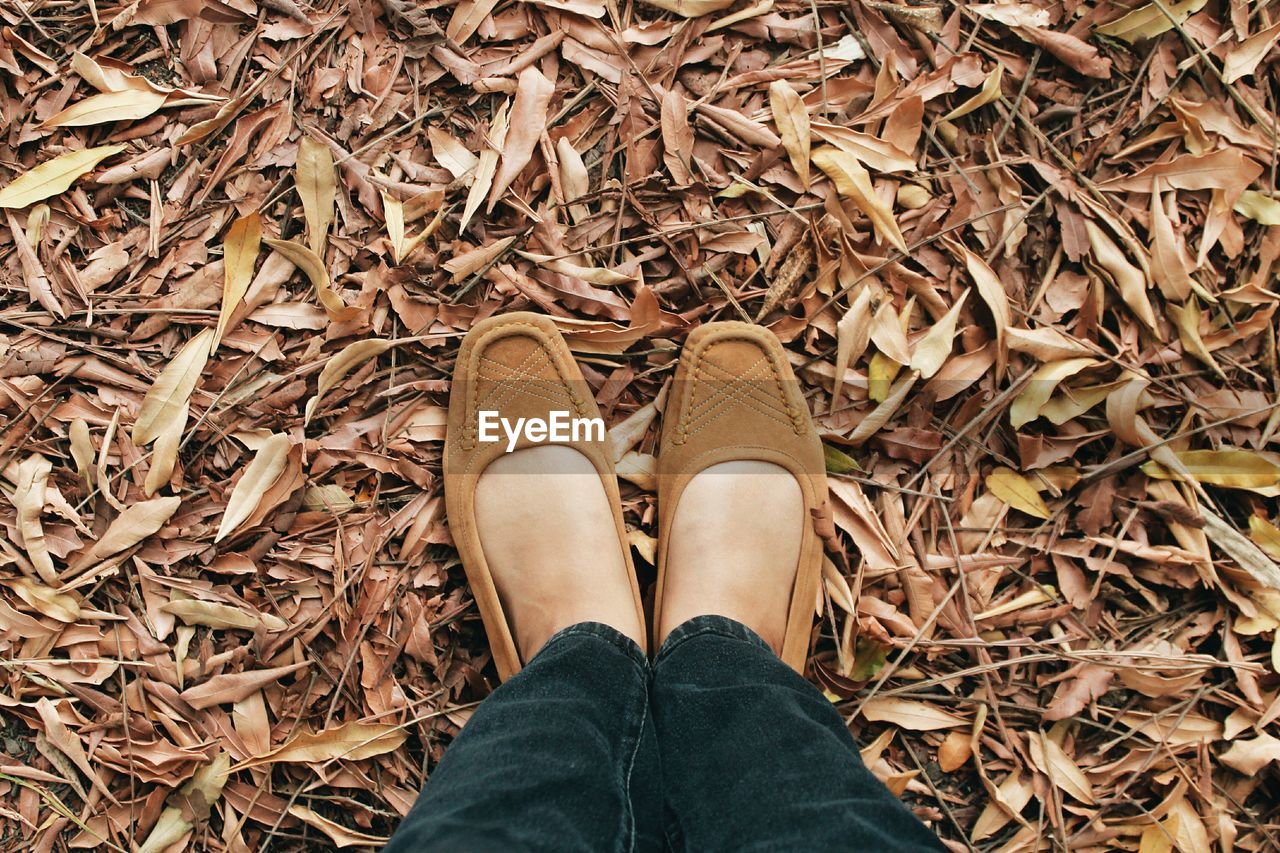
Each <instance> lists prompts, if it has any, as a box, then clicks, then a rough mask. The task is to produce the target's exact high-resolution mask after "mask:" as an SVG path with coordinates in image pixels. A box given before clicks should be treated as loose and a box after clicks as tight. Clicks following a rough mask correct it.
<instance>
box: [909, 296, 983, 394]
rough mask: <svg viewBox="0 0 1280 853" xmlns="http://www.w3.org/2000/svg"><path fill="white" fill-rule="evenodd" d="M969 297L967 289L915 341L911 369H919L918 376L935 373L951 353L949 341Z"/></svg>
mask: <svg viewBox="0 0 1280 853" xmlns="http://www.w3.org/2000/svg"><path fill="white" fill-rule="evenodd" d="M968 298H969V291H968V290H966V291H965V292H964V293H962V294H960V298H959V299H957V300H956V304H954V305H952V306H951V308H950V309H948V311H947V313H946V314H944V315H942V318H941V319H940V320H938V321H937V322H936V323H934V324H933V326H932V327H930V329H929V331H928V332H927V333H926V334H925V336H924V337H923V338H921V339H920V340H919V341H917V342H916V345H915V348H914V349H913V350H912V351H911V369H912V370H918V371H920V376H921V377H922V378H924V379H930V378H932V377H933V375H934V374H935V373H937V372H938V371H939V370H940V369H941V368H942V365H943V364H944V363H946V360H947V357H948V356H950V355H951V341H952V338H954V337H955V335H956V321H957V320H959V319H960V309H961V308H963V307H964V302H965V300H966V299H968Z"/></svg>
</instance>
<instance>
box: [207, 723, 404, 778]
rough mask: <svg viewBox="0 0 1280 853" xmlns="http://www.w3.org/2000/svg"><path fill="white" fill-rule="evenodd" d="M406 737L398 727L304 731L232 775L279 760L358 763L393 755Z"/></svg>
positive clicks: (364, 725) (352, 726)
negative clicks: (367, 759)
mask: <svg viewBox="0 0 1280 853" xmlns="http://www.w3.org/2000/svg"><path fill="white" fill-rule="evenodd" d="M406 737H407V735H406V734H405V732H404V729H402V728H401V727H399V726H389V725H376V724H372V723H347V724H346V725H343V726H338V727H337V728H334V729H326V730H325V731H322V732H315V733H311V732H303V733H302V734H300V735H297V736H296V737H294V738H293V739H292V740H290V741H289V742H288V743H286V744H284V745H283V746H281V747H280V748H279V749H277V750H275V751H274V752H269V753H267V754H266V755H263V756H259V757H257V758H251V759H249V760H248V761H245V762H243V763H241V764H239V765H237V766H235V767H233V768H232V772H235V771H237V770H244V769H246V768H249V767H257V766H259V765H262V764H272V763H275V762H278V761H283V762H305V763H308V764H319V763H322V762H325V761H333V760H336V759H342V760H344V761H359V760H360V759H362V758H371V757H373V756H375V755H382V754H384V753H388V752H394V751H395V750H397V749H399V748H400V746H401V744H403V743H404V742H405V739H406Z"/></svg>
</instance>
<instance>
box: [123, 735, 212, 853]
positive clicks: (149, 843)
mask: <svg viewBox="0 0 1280 853" xmlns="http://www.w3.org/2000/svg"><path fill="white" fill-rule="evenodd" d="M230 769H231V756H230V755H229V754H227V753H226V752H219V753H218V756H217V757H216V758H214V759H213V761H211V762H209V763H208V764H206V765H204V766H203V767H201V768H200V769H199V770H197V771H196V772H195V774H194V775H193V776H192V777H191V779H190V781H188V782H187V784H185V785H183V786H182V787H181V788H180V789H178V790H177V791H174V792H173V793H171V794H170V795H169V797H168V799H166V800H165V810H164V811H163V812H162V813H161V814H160V818H159V820H157V821H156V823H155V826H153V827H152V828H151V834H150V835H148V836H147V840H146V841H145V842H144V843H143V844H142V845H141V846H140V847H139V848H138V853H161V851H163V850H166V849H168V848H169V847H171V846H173V845H174V844H176V843H178V842H179V841H181V840H182V839H183V837H184V836H186V834H187V833H188V832H190V831H191V828H192V827H193V826H194V825H195V821H197V820H199V821H203V820H207V819H208V817H209V812H210V810H211V809H212V808H213V805H214V804H215V803H216V802H218V800H219V799H220V798H221V797H222V789H223V787H225V786H226V784H227V779H228V777H229V776H230Z"/></svg>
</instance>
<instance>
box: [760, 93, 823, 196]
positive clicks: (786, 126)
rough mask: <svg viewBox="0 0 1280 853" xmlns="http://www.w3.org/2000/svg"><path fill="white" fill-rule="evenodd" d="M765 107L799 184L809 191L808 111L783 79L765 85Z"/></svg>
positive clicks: (798, 96)
mask: <svg viewBox="0 0 1280 853" xmlns="http://www.w3.org/2000/svg"><path fill="white" fill-rule="evenodd" d="M769 106H770V108H771V109H772V110H773V123H774V125H775V126H776V127H777V128H778V136H780V137H782V147H783V148H785V149H787V156H788V157H790V158H791V166H792V168H794V169H795V170H796V176H797V177H798V178H800V184H801V186H803V187H804V188H805V189H806V190H807V189H809V149H810V145H811V144H812V143H811V141H810V136H809V110H808V109H807V108H806V107H805V105H804V101H802V100H801V99H800V95H799V93H798V92H796V90H795V89H793V88H791V84H790V83H788V82H787V81H786V80H774V81H773V82H772V83H771V84H769Z"/></svg>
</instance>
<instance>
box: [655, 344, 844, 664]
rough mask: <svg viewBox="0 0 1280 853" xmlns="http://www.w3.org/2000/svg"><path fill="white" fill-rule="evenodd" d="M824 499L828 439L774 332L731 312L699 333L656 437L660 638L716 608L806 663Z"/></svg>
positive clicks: (792, 660) (684, 357)
mask: <svg viewBox="0 0 1280 853" xmlns="http://www.w3.org/2000/svg"><path fill="white" fill-rule="evenodd" d="M826 498H827V482H826V472H825V469H824V464H823V456H822V443H821V442H820V441H819V440H818V435H817V431H816V430H815V429H814V426H813V421H812V420H811V419H810V417H809V407H808V401H806V400H805V398H804V395H803V394H801V393H800V387H799V383H797V382H796V378H795V374H794V373H793V372H792V370H791V365H790V363H789V361H788V356H787V352H786V351H785V350H784V349H783V348H782V344H781V342H779V340H778V338H777V336H776V335H774V334H773V333H772V332H770V331H769V330H768V329H766V328H763V327H761V326H754V325H751V324H749V323H734V322H718V323H708V324H706V325H704V326H702V327H700V328H698V329H695V330H694V331H692V332H690V333H689V337H688V339H687V340H686V341H685V345H684V350H683V351H682V352H681V354H680V363H679V364H678V365H677V366H676V373H675V377H674V378H673V380H672V383H671V389H670V391H669V392H668V394H667V403H666V408H665V409H664V410H663V413H662V440H661V442H660V444H659V447H658V514H659V525H658V540H659V556H658V593H657V601H656V602H655V604H654V607H655V619H654V632H653V633H654V642H655V644H657V643H661V642H662V641H663V640H665V639H666V637H667V635H668V634H669V633H670V632H671V631H672V630H673V629H674V628H675V627H676V626H678V625H680V624H681V623H682V622H685V621H686V620H688V619H690V618H692V617H694V616H701V615H706V614H718V615H720V616H727V617H729V618H731V619H736V620H737V621H739V622H742V623H744V624H745V625H747V627H749V628H751V629H753V630H754V631H755V632H756V633H757V634H759V635H760V636H761V637H763V638H764V640H765V641H766V642H767V643H768V644H769V645H770V646H772V647H773V649H774V651H776V652H777V653H778V656H779V657H780V658H782V660H783V662H784V663H786V664H787V665H788V666H790V667H792V668H793V669H796V670H799V671H803V669H804V665H805V660H806V658H807V657H808V653H809V644H810V641H811V639H812V634H813V611H814V602H815V601H817V598H818V585H819V583H820V582H821V580H822V540H821V539H819V538H818V533H817V530H816V529H815V527H814V524H813V521H812V518H813V513H814V512H816V511H818V510H819V509H820V508H821V507H822V506H823V504H824V503H825V502H826Z"/></svg>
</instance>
